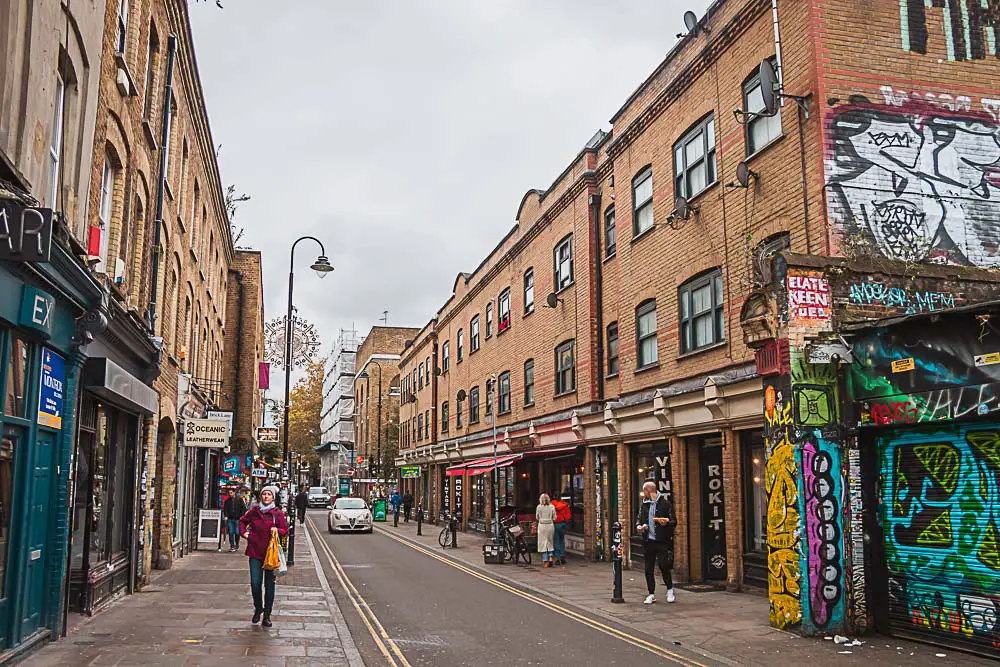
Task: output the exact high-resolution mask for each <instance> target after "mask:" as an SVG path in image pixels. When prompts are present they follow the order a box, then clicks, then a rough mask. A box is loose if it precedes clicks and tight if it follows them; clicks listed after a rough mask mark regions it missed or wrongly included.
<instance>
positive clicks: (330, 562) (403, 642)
mask: <svg viewBox="0 0 1000 667" xmlns="http://www.w3.org/2000/svg"><path fill="white" fill-rule="evenodd" d="M309 521H310V522H311V526H310V528H311V531H310V532H311V534H312V537H313V540H314V541H315V542H316V553H317V555H318V557H319V558H320V561H321V563H322V565H323V568H324V570H325V571H326V573H327V578H328V580H329V581H330V582H331V588H332V589H333V592H334V594H335V596H336V597H337V601H338V603H339V605H340V608H341V610H343V612H344V615H345V618H346V619H347V623H348V625H349V627H350V630H351V634H352V636H353V637H354V640H355V642H356V643H357V645H358V649H359V651H360V652H361V654H362V656H363V657H364V660H365V664H367V665H384V664H395V665H400V666H401V667H402V666H405V665H445V664H481V665H501V664H502V665H535V664H546V665H565V664H605V665H638V664H673V665H676V664H682V665H703V664H705V658H704V657H701V656H689V655H688V654H686V653H684V652H682V651H681V650H680V649H677V650H674V649H675V648H677V647H665V646H661V645H659V644H658V643H657V642H656V640H655V639H654V638H652V637H649V636H645V635H641V634H639V633H636V632H635V631H634V630H626V629H625V628H623V627H618V626H614V625H611V624H609V623H608V622H607V621H606V620H600V619H598V618H597V617H594V616H590V615H589V614H587V613H586V612H584V611H583V610H581V609H577V608H573V607H570V606H567V605H566V604H565V603H563V602H556V601H554V600H552V599H549V598H546V597H543V596H540V595H538V594H537V593H533V592H529V591H526V590H521V589H518V588H515V587H512V586H511V585H510V584H507V583H505V582H502V581H499V580H494V579H492V578H491V577H489V575H486V574H483V573H482V572H480V571H478V570H473V569H470V568H468V567H467V566H464V565H462V564H458V563H455V562H454V561H451V560H450V559H448V558H447V557H445V556H443V555H441V554H440V553H435V552H433V551H429V550H426V549H424V548H422V547H417V548H415V547H414V545H412V543H410V542H407V541H403V540H402V539H401V538H396V537H390V536H387V535H386V534H384V533H381V532H379V531H378V530H376V532H375V533H374V534H372V535H329V534H328V533H327V531H326V515H325V513H323V512H320V511H314V512H310V513H309ZM324 544H325V545H327V547H328V548H324V547H323V545H324Z"/></svg>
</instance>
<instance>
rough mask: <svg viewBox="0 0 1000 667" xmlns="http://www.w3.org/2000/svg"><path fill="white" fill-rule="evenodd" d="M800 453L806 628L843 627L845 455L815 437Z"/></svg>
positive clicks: (806, 442) (808, 438) (809, 436)
mask: <svg viewBox="0 0 1000 667" xmlns="http://www.w3.org/2000/svg"><path fill="white" fill-rule="evenodd" d="M801 452H802V516H803V517H804V519H805V539H804V540H803V549H802V561H803V565H802V569H803V570H804V571H805V572H806V585H807V589H808V592H809V593H808V595H803V596H802V607H803V617H804V618H805V619H806V623H807V624H811V625H812V626H813V628H812V629H814V630H816V631H818V630H823V629H825V628H827V627H829V626H830V625H831V624H833V625H837V624H839V623H840V622H842V621H843V616H844V605H843V599H842V598H843V574H844V566H843V558H842V557H843V550H842V548H841V538H842V535H843V531H842V530H841V522H842V518H841V506H842V503H841V501H842V498H841V489H842V485H841V470H840V454H839V452H838V451H837V446H836V445H835V444H834V443H829V442H825V441H823V439H822V438H820V437H819V436H818V435H817V434H816V433H812V434H810V435H808V436H807V437H806V438H805V441H804V442H803V444H802V450H801Z"/></svg>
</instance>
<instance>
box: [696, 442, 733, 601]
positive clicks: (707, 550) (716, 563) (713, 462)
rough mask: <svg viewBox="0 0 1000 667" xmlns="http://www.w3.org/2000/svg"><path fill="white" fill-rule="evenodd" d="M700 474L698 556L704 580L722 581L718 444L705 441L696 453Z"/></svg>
mask: <svg viewBox="0 0 1000 667" xmlns="http://www.w3.org/2000/svg"><path fill="white" fill-rule="evenodd" d="M700 459H701V460H700V466H699V467H700V472H701V516H702V521H701V526H702V534H701V555H702V572H704V575H705V579H710V580H720V579H721V580H723V581H724V580H725V579H726V576H727V575H728V571H729V568H728V563H727V562H726V498H725V494H724V493H723V482H722V442H721V441H719V440H718V439H712V440H708V441H707V442H706V443H705V444H703V445H702V446H701V450H700Z"/></svg>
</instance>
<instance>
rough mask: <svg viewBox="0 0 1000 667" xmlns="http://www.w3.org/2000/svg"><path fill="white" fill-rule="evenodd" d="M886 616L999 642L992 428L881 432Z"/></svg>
mask: <svg viewBox="0 0 1000 667" xmlns="http://www.w3.org/2000/svg"><path fill="white" fill-rule="evenodd" d="M880 452H881V457H882V458H881V468H882V470H881V506H882V509H881V520H882V525H883V532H884V541H885V553H886V562H887V565H888V571H889V605H890V619H891V621H892V622H893V623H894V624H895V625H903V626H906V625H909V626H916V627H918V628H924V629H928V630H931V631H934V632H937V633H940V634H942V635H951V636H952V637H956V638H960V639H964V640H966V641H970V642H972V643H974V644H977V645H980V646H982V647H986V648H990V649H992V650H995V649H996V648H997V647H1000V623H998V619H1000V430H998V429H997V428H996V427H990V428H982V427H980V428H976V427H963V426H958V425H954V426H948V427H943V428H941V429H938V430H934V431H927V430H922V431H919V432H914V431H909V432H888V433H887V434H886V435H884V436H882V437H881V438H880Z"/></svg>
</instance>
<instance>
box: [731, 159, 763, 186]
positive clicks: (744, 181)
mask: <svg viewBox="0 0 1000 667" xmlns="http://www.w3.org/2000/svg"><path fill="white" fill-rule="evenodd" d="M759 176H760V174H758V173H757V172H756V171H751V170H750V167H748V166H747V163H746V162H745V161H744V162H740V163H739V164H738V165H736V180H737V181H739V182H740V186H741V187H744V188H749V187H750V178H751V177H752V178H758V177H759Z"/></svg>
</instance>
